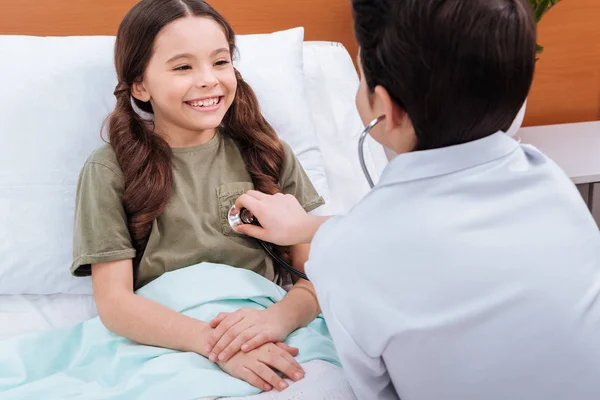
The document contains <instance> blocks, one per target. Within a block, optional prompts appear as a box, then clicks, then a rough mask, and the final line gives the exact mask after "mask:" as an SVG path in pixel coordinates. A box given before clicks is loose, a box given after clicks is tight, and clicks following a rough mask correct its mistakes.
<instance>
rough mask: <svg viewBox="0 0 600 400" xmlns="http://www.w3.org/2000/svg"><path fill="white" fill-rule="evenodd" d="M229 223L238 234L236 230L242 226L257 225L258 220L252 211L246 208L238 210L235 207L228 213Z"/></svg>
mask: <svg viewBox="0 0 600 400" xmlns="http://www.w3.org/2000/svg"><path fill="white" fill-rule="evenodd" d="M227 222H228V223H229V226H230V227H231V229H233V230H234V231H235V232H237V231H236V228H237V227H238V226H240V225H242V224H255V225H256V224H257V221H256V218H254V215H252V213H251V212H250V211H248V210H247V209H245V208H242V209H241V210H238V209H237V207H236V206H235V205H233V206H231V208H230V209H229V211H228V212H227Z"/></svg>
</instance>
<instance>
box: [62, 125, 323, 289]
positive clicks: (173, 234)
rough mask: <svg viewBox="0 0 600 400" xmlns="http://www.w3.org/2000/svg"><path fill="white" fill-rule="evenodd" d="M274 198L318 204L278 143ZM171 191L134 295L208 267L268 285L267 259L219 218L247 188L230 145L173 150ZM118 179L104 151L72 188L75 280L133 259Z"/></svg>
mask: <svg viewBox="0 0 600 400" xmlns="http://www.w3.org/2000/svg"><path fill="white" fill-rule="evenodd" d="M283 147H284V149H285V166H284V171H283V173H282V175H281V186H282V192H283V193H287V194H292V195H293V196H295V197H296V198H297V199H298V201H299V202H300V204H302V206H303V207H304V209H305V210H307V211H311V210H313V209H315V208H317V207H319V206H320V205H322V204H323V203H324V201H323V199H322V198H321V197H320V196H319V194H318V193H317V192H316V190H315V188H314V187H313V185H312V183H311V182H310V180H309V179H308V176H307V175H306V173H305V172H304V170H303V169H302V166H301V165H300V163H299V162H298V161H297V159H296V158H295V156H294V154H293V152H292V150H291V149H290V147H289V146H288V145H287V144H286V143H283ZM173 173H174V184H173V190H172V194H171V198H170V199H169V201H168V203H167V205H166V207H165V210H164V212H163V213H162V215H160V216H159V217H158V218H157V219H156V220H155V221H154V222H153V223H152V231H151V233H150V238H149V240H148V244H147V247H146V250H145V251H144V254H143V255H142V258H141V260H140V261H139V265H138V266H136V267H137V274H136V282H135V288H136V289H138V288H140V287H142V286H144V285H146V284H147V283H149V282H151V281H152V280H154V279H156V278H158V277H159V276H160V275H162V274H164V273H165V272H168V271H173V270H176V269H179V268H183V267H187V266H190V265H194V264H198V263H201V262H212V263H219V264H226V265H230V266H233V267H239V268H246V269H250V270H252V271H255V272H256V273H258V274H260V275H262V276H264V277H265V278H267V279H270V280H275V278H276V277H275V272H274V268H273V263H272V260H271V259H270V257H269V256H268V255H267V254H266V253H265V251H264V250H263V249H262V247H261V246H260V245H259V244H258V243H257V242H256V240H254V239H251V238H248V237H242V236H240V235H238V234H237V233H236V232H234V231H233V230H232V229H231V227H230V226H229V224H228V223H227V212H228V211H229V208H230V207H231V206H232V205H233V203H234V202H235V199H236V198H237V197H238V196H240V195H241V194H243V193H245V192H247V191H248V190H250V189H253V188H254V186H253V184H252V179H251V178H250V174H249V173H248V171H247V170H246V167H245V165H244V161H243V159H242V156H241V153H240V151H239V149H238V148H237V146H236V145H235V143H234V142H233V141H232V140H231V139H229V138H227V137H225V136H223V135H221V134H219V133H217V134H216V135H215V136H214V138H213V139H211V140H210V141H209V142H207V143H205V144H201V145H198V146H194V147H189V148H174V149H173ZM123 185H124V182H123V174H122V172H121V169H120V167H119V164H118V162H117V159H116V156H115V153H114V151H113V149H112V147H110V145H106V146H104V147H102V148H100V149H98V150H96V151H95V152H94V153H93V154H92V155H91V156H90V157H89V158H88V160H87V162H86V163H85V165H84V166H83V168H82V171H81V174H80V177H79V183H78V188H77V199H76V207H75V230H74V241H73V258H74V261H73V264H72V265H71V272H72V273H73V274H74V275H75V276H88V275H90V274H91V264H96V263H103V262H110V261H118V260H125V259H134V258H135V256H136V251H135V249H134V248H133V245H132V241H131V236H130V234H129V231H128V229H127V217H126V215H125V210H124V208H123V204H122V195H123Z"/></svg>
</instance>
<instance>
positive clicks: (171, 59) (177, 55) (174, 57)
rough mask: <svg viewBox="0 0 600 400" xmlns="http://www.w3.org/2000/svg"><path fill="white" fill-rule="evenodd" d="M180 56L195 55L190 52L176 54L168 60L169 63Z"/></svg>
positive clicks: (189, 56)
mask: <svg viewBox="0 0 600 400" xmlns="http://www.w3.org/2000/svg"><path fill="white" fill-rule="evenodd" d="M180 58H194V56H193V55H191V54H190V53H181V54H175V55H174V56H173V57H171V58H169V59H168V60H167V64H168V63H170V62H173V61H175V60H178V59H180Z"/></svg>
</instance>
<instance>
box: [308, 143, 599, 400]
mask: <svg viewBox="0 0 600 400" xmlns="http://www.w3.org/2000/svg"><path fill="white" fill-rule="evenodd" d="M306 270H307V273H308V276H309V278H310V279H311V280H312V282H313V283H314V285H315V288H316V291H317V295H318V298H319V301H320V304H321V308H322V310H323V314H324V316H325V319H326V321H327V323H328V325H329V328H330V331H331V334H332V336H333V339H334V342H335V345H336V348H337V350H338V352H339V355H340V357H341V361H342V364H343V367H344V369H345V372H346V375H347V377H348V379H349V381H350V383H351V385H352V387H353V389H354V391H355V393H356V395H357V397H358V398H359V399H364V400H379V399H386V400H387V399H398V398H401V399H402V400H439V399H444V400H470V399H475V400H478V399H485V400H500V399H502V400H505V399H506V400H518V399H527V400H547V399H560V400H566V399H569V400H571V399H572V400H598V399H600V233H599V231H598V228H597V226H596V225H595V223H594V221H593V219H592V217H591V215H590V213H589V211H588V209H587V208H586V205H585V204H584V202H583V200H582V198H581V196H580V195H579V193H578V191H577V190H576V188H575V186H574V185H573V184H572V183H571V181H570V180H569V179H568V178H567V176H565V174H564V173H563V171H562V170H561V169H559V167H558V166H557V165H556V164H555V163H554V162H552V161H551V160H549V159H548V158H547V157H546V156H544V155H543V154H542V153H540V152H539V151H538V150H537V149H535V148H533V147H531V146H525V145H519V143H517V142H516V141H515V140H513V139H512V138H510V137H508V136H506V135H504V134H503V133H502V132H499V133H496V134H494V135H492V136H489V137H487V138H484V139H481V140H478V141H475V142H471V143H468V144H464V145H460V146H453V147H449V148H443V149H437V150H431V151H423V152H413V153H408V154H402V155H400V156H398V157H396V158H395V159H394V160H392V161H391V163H390V164H389V165H388V166H387V168H386V169H385V171H384V173H383V175H382V177H381V180H380V182H379V183H378V184H377V185H376V187H375V188H374V190H373V191H372V192H371V193H369V194H368V195H367V196H366V198H365V199H364V200H363V201H362V202H361V203H360V204H358V205H357V206H356V207H355V208H354V209H352V210H351V211H350V212H349V213H348V214H347V215H345V216H341V217H336V218H333V219H331V220H330V221H328V222H327V223H325V224H324V225H323V226H322V227H321V229H320V230H319V231H318V233H317V235H316V236H315V238H314V240H313V242H312V250H311V253H310V259H309V261H308V263H307V265H306Z"/></svg>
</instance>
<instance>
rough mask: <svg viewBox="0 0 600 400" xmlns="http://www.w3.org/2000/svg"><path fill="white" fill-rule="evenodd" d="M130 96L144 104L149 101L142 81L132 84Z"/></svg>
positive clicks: (148, 94) (149, 97)
mask: <svg viewBox="0 0 600 400" xmlns="http://www.w3.org/2000/svg"><path fill="white" fill-rule="evenodd" d="M131 95H132V96H133V97H135V98H136V99H138V100H139V101H143V102H144V103H146V102H149V101H150V99H151V96H150V92H148V90H146V87H145V86H144V82H142V81H136V82H134V83H133V86H132V87H131Z"/></svg>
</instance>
